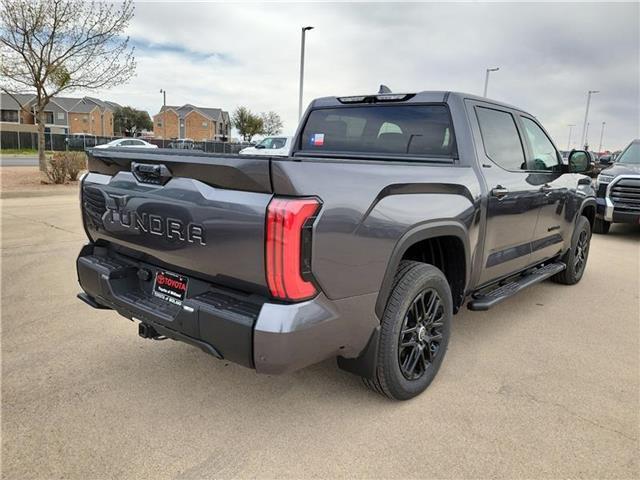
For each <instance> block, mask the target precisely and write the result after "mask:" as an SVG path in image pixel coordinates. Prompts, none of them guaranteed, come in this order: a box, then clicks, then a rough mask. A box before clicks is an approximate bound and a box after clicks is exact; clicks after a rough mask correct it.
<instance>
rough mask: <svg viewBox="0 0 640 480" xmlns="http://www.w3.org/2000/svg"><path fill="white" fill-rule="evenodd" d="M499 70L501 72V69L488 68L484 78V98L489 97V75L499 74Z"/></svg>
mask: <svg viewBox="0 0 640 480" xmlns="http://www.w3.org/2000/svg"><path fill="white" fill-rule="evenodd" d="M498 70H500V67H495V68H487V72H486V74H485V76H484V93H483V94H482V96H483V97H486V96H487V89H488V88H489V73H490V72H497V71H498Z"/></svg>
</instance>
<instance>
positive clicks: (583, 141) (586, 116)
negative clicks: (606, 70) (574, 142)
mask: <svg viewBox="0 0 640 480" xmlns="http://www.w3.org/2000/svg"><path fill="white" fill-rule="evenodd" d="M594 93H600V92H599V91H598V90H589V92H587V108H586V110H585V112H584V123H583V124H582V138H580V144H581V145H586V141H587V120H588V119H589V105H590V104H591V95H593V94H594Z"/></svg>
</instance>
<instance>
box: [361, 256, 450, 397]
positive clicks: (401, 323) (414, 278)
mask: <svg viewBox="0 0 640 480" xmlns="http://www.w3.org/2000/svg"><path fill="white" fill-rule="evenodd" d="M429 310H430V311H431V314H429V313H430V312H429ZM416 312H418V314H416ZM452 316H453V301H452V298H451V289H450V287H449V283H448V282H447V279H446V277H445V276H444V274H443V273H442V272H441V271H440V270H439V269H437V268H436V267H434V266H432V265H427V264H425V263H420V262H410V261H403V262H401V263H400V267H399V268H398V272H397V273H396V277H395V279H394V285H393V288H392V291H391V295H390V297H389V301H388V303H387V307H386V309H385V311H384V315H383V317H382V322H381V324H380V340H379V345H378V358H377V362H376V368H375V373H374V376H373V378H363V380H364V383H365V385H367V387H369V388H370V389H371V390H373V391H375V392H378V393H380V394H382V395H384V396H386V397H388V398H391V399H394V400H408V399H410V398H413V397H415V396H416V395H419V394H420V393H422V392H423V391H424V390H425V389H426V388H427V387H428V386H429V384H430V383H431V381H432V380H433V379H434V378H435V376H436V374H437V373H438V370H439V369H440V366H441V365H442V361H443V359H444V356H445V354H446V351H447V346H448V344H449V336H450V333H451V317H452ZM412 366H413V368H410V367H412Z"/></svg>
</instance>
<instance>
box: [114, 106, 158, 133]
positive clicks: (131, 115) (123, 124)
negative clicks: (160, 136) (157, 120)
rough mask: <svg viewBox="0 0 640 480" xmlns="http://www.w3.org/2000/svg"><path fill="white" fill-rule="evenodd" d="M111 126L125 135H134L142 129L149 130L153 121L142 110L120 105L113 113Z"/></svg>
mask: <svg viewBox="0 0 640 480" xmlns="http://www.w3.org/2000/svg"><path fill="white" fill-rule="evenodd" d="M113 128H114V130H115V131H116V132H119V133H120V134H123V135H124V136H126V137H134V136H135V135H136V134H137V133H139V132H141V131H142V130H151V129H152V128H153V122H152V121H151V117H149V114H148V113H147V112H146V111H144V110H136V109H135V108H133V107H120V108H117V109H116V111H115V112H114V113H113Z"/></svg>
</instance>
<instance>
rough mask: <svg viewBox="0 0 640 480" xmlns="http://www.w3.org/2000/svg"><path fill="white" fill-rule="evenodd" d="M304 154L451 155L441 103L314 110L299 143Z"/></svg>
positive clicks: (446, 118)
mask: <svg viewBox="0 0 640 480" xmlns="http://www.w3.org/2000/svg"><path fill="white" fill-rule="evenodd" d="M299 147H300V150H302V151H303V152H305V153H309V152H318V153H365V154H382V155H393V156H444V157H448V156H452V155H453V152H454V139H453V128H452V127H451V119H450V116H449V111H448V109H447V107H446V106H444V105H406V104H405V105H393V106H383V105H374V106H354V107H338V108H327V109H319V110H314V111H312V112H311V114H310V115H309V118H308V120H307V123H306V125H305V127H304V130H303V132H302V137H301V139H300V145H299Z"/></svg>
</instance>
